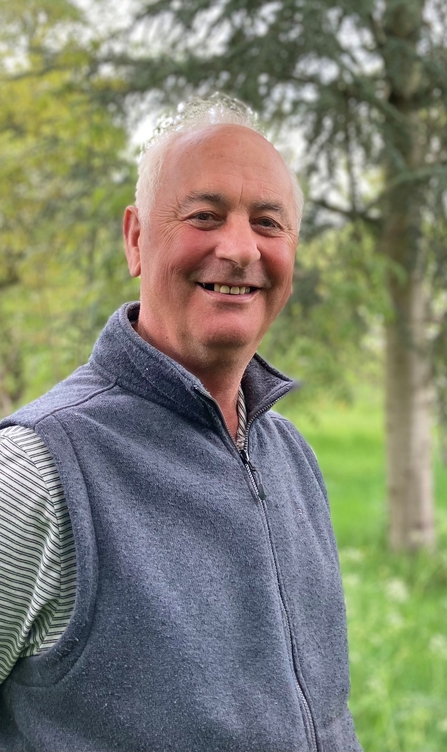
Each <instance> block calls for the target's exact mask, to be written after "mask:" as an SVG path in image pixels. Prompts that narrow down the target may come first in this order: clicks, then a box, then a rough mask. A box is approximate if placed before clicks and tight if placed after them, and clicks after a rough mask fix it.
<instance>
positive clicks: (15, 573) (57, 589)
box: [0, 426, 76, 682]
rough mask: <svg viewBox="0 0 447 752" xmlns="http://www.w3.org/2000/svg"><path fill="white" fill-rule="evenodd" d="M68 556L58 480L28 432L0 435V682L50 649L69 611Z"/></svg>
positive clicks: (72, 561) (72, 564)
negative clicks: (19, 663) (23, 660)
mask: <svg viewBox="0 0 447 752" xmlns="http://www.w3.org/2000/svg"><path fill="white" fill-rule="evenodd" d="M75 588H76V558H75V551H74V541H73V534H72V530H71V523H70V519H69V516H68V511H67V507H66V503H65V499H64V495H63V491H62V487H61V484H60V479H59V476H58V473H57V470H56V468H55V466H54V462H53V460H52V458H51V455H50V453H49V452H48V450H47V448H46V447H45V445H44V444H43V442H42V440H41V439H40V438H39V437H38V436H37V435H36V434H35V433H34V432H33V431H31V430H29V429H25V428H22V427H20V426H13V427H10V428H6V429H3V430H2V431H0V682H2V681H3V680H4V679H5V678H6V677H7V676H8V674H9V673H10V671H11V670H12V668H13V666H14V664H15V662H16V661H17V660H18V658H23V657H25V656H29V655H35V654H36V653H38V652H41V651H42V650H45V649H48V648H49V647H50V646H51V645H53V644H54V643H55V642H56V641H57V640H58V639H59V637H60V636H61V634H62V633H63V631H64V629H65V627H66V625H67V623H68V621H69V618H70V614H71V611H72V608H73V603H74V594H75Z"/></svg>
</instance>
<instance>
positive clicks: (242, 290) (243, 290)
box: [214, 283, 250, 295]
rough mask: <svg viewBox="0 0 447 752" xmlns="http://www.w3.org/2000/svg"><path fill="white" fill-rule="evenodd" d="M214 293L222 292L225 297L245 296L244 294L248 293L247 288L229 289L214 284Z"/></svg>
mask: <svg viewBox="0 0 447 752" xmlns="http://www.w3.org/2000/svg"><path fill="white" fill-rule="evenodd" d="M214 292H223V293H225V294H226V295H228V294H229V295H245V293H246V292H250V288H249V287H236V285H235V286H233V287H230V286H229V285H218V284H217V283H215V284H214Z"/></svg>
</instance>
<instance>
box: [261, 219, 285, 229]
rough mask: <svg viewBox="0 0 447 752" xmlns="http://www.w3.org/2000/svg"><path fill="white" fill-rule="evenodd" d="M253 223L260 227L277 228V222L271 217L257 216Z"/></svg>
mask: <svg viewBox="0 0 447 752" xmlns="http://www.w3.org/2000/svg"><path fill="white" fill-rule="evenodd" d="M255 224H257V225H260V226H261V227H267V228H270V227H271V228H274V229H277V228H278V227H279V225H278V223H277V222H275V220H274V219H272V218H271V217H259V219H256V220H255Z"/></svg>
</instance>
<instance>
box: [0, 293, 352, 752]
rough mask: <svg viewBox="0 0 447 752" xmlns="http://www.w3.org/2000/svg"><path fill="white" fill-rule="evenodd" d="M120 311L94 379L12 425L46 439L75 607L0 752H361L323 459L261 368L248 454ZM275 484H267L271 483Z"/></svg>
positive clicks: (250, 377)
mask: <svg viewBox="0 0 447 752" xmlns="http://www.w3.org/2000/svg"><path fill="white" fill-rule="evenodd" d="M137 311H138V308H137V304H129V305H126V306H123V307H122V308H121V309H120V310H119V311H117V312H116V313H115V314H114V315H113V316H112V318H111V319H110V320H109V322H108V324H107V325H106V327H105V329H104V331H103V332H102V334H101V335H100V337H99V340H98V342H97V343H96V345H95V348H94V350H93V354H92V356H91V359H90V361H89V363H88V364H87V365H85V366H82V367H81V368H79V369H78V370H77V371H75V372H74V373H73V374H72V375H71V376H70V377H69V378H68V379H66V380H65V381H63V382H62V383H60V384H59V385H57V386H56V387H55V388H54V389H52V390H51V391H50V392H48V393H47V394H46V395H44V396H43V397H41V398H40V399H38V400H36V401H35V402H33V403H31V404H30V405H28V406H26V407H25V408H22V409H21V410H19V411H18V412H17V413H15V414H14V415H13V416H11V417H10V418H8V419H6V420H4V421H3V422H2V423H1V424H0V425H1V426H2V427H5V426H6V425H14V424H16V425H23V426H27V427H29V428H32V429H33V430H34V431H36V433H37V434H39V435H40V436H41V437H42V439H43V440H44V442H45V443H46V445H47V446H48V448H49V450H50V452H51V454H52V455H53V458H54V460H55V463H56V467H57V469H58V471H59V474H60V477H61V481H62V485H63V488H64V492H65V496H66V500H67V505H68V508H69V512H70V517H71V521H72V525H73V531H74V536H75V542H76V555H77V567H78V582H77V595H76V603H75V607H74V612H73V616H72V619H71V621H70V624H69V626H68V627H67V629H66V631H65V633H64V634H63V636H62V637H61V639H60V640H59V642H58V643H57V644H56V645H55V646H54V647H52V648H50V649H49V650H48V651H47V652H45V653H42V654H40V655H38V656H33V657H29V658H24V659H22V660H21V661H19V662H18V663H17V664H16V666H15V668H14V670H13V671H12V673H11V674H10V676H9V677H8V679H7V680H6V681H5V682H4V684H3V685H2V687H1V694H0V749H1V750H2V752H113V751H114V750H117V751H118V750H119V752H298V751H300V752H304V751H309V752H316V751H317V750H319V751H320V752H323V751H324V752H336V751H337V752H350V751H351V750H360V746H359V743H358V741H357V739H356V736H355V732H354V729H353V724H352V720H351V716H350V713H349V711H348V709H347V699H348V693H349V676H348V657H347V643H346V625H345V609H344V601H343V593H342V588H341V581H340V573H339V564H338V557H337V551H336V546H335V541H334V536H333V531H332V527H331V522H330V515H329V508H328V502H327V497H326V493H325V489H324V484H323V480H322V477H321V474H320V471H319V469H318V466H317V463H316V460H315V456H314V454H313V452H312V450H311V449H310V448H309V447H308V445H307V444H306V442H305V441H304V439H303V438H302V437H301V435H300V434H299V433H298V432H297V431H296V429H295V428H294V427H293V426H292V424H291V423H289V422H288V421H287V420H285V419H284V418H283V417H281V416H280V415H278V414H275V413H273V412H271V411H270V407H271V406H272V404H273V403H275V402H276V400H278V399H279V398H280V397H281V396H283V395H284V394H285V393H286V392H287V391H289V390H290V388H291V386H292V382H291V381H290V380H289V379H287V378H286V377H284V376H282V375H281V374H279V373H278V372H277V371H276V370H275V369H273V368H271V367H270V366H269V365H267V364H266V363H265V362H264V361H263V360H262V359H261V358H260V357H258V356H255V357H254V358H253V360H252V361H251V362H250V364H249V366H248V368H247V370H246V372H245V375H244V378H243V381H242V386H243V389H244V393H245V398H246V403H247V411H248V435H247V441H246V446H245V450H244V451H243V452H241V453H240V452H238V450H237V448H236V446H235V444H234V442H233V440H232V438H231V436H230V434H229V432H228V430H227V428H226V426H225V423H224V421H223V417H222V415H221V413H220V410H219V408H218V405H217V403H216V402H215V401H214V400H213V399H212V398H211V396H210V395H209V394H208V393H207V392H206V390H205V389H204V387H203V386H202V384H201V383H200V381H198V379H196V378H195V377H194V376H193V375H192V374H190V373H188V372H187V371H186V370H185V369H184V368H182V367H181V366H180V365H179V364H178V363H176V362H175V361H173V360H171V359H170V358H168V357H167V356H165V355H163V354H162V353H160V352H159V351H158V350H156V349H155V348H153V347H151V346H150V345H149V344H148V343H147V342H145V341H144V340H143V339H142V338H141V337H140V336H139V335H138V334H137V333H136V332H135V331H134V329H133V328H132V325H131V321H130V320H129V317H130V318H131V319H132V318H135V317H136V315H137ZM261 476H262V480H261Z"/></svg>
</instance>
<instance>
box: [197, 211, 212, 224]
mask: <svg viewBox="0 0 447 752" xmlns="http://www.w3.org/2000/svg"><path fill="white" fill-rule="evenodd" d="M192 219H198V220H199V222H208V221H209V220H212V219H214V215H213V214H212V213H211V212H205V211H203V212H198V213H197V214H194V216H193V217H192Z"/></svg>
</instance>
